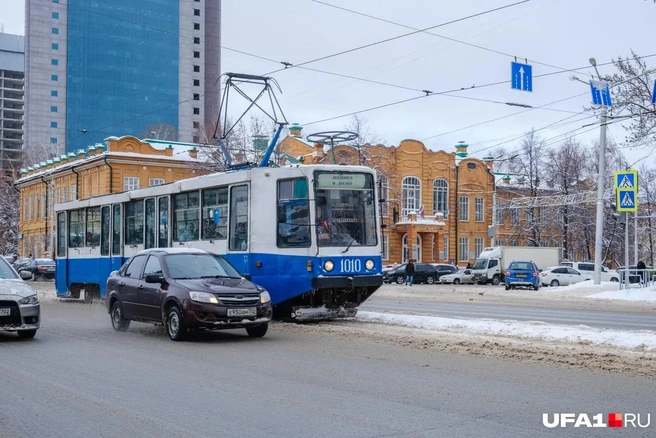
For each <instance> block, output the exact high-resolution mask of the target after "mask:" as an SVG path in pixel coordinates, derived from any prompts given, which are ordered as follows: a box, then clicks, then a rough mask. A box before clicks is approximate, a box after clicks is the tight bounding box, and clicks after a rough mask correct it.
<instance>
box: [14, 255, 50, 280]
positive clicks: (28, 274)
mask: <svg viewBox="0 0 656 438" xmlns="http://www.w3.org/2000/svg"><path fill="white" fill-rule="evenodd" d="M2 258H3V259H4V260H5V261H6V262H7V263H8V264H9V265H11V266H12V267H13V268H14V270H15V271H16V272H17V273H18V274H19V275H20V277H21V278H22V279H23V280H38V279H39V278H45V279H48V280H52V279H54V278H55V261H54V260H52V259H48V258H40V259H34V258H31V257H18V258H16V257H13V256H3V257H2Z"/></svg>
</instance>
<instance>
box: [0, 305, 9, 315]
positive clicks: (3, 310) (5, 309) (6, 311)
mask: <svg viewBox="0 0 656 438" xmlns="http://www.w3.org/2000/svg"><path fill="white" fill-rule="evenodd" d="M10 315H11V309H9V308H7V307H5V308H4V309H0V316H10Z"/></svg>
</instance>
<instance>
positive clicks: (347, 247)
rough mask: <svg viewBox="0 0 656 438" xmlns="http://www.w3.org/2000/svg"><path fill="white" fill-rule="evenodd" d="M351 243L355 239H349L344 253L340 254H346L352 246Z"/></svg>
mask: <svg viewBox="0 0 656 438" xmlns="http://www.w3.org/2000/svg"><path fill="white" fill-rule="evenodd" d="M353 242H355V239H354V238H352V237H351V241H350V242H349V244H348V245H347V246H346V248H345V249H344V251H342V254H344V253H346V252H347V251H348V250H349V249H350V248H351V245H353Z"/></svg>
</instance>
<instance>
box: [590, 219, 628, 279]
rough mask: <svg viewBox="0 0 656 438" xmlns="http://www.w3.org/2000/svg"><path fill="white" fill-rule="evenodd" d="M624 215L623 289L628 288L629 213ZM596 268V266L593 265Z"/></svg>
mask: <svg viewBox="0 0 656 438" xmlns="http://www.w3.org/2000/svg"><path fill="white" fill-rule="evenodd" d="M624 214H625V215H626V216H625V218H626V220H625V224H624V289H628V288H629V213H624ZM595 268H596V266H595Z"/></svg>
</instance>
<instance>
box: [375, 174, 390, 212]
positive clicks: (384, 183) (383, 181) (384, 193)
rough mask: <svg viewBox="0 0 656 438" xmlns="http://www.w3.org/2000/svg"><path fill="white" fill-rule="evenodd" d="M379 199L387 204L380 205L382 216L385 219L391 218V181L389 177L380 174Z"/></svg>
mask: <svg viewBox="0 0 656 438" xmlns="http://www.w3.org/2000/svg"><path fill="white" fill-rule="evenodd" d="M378 189H379V190H378V199H384V200H385V202H382V203H381V204H380V214H381V215H382V216H384V217H386V216H389V207H388V206H389V200H390V198H389V180H388V179H387V175H384V174H382V173H379V174H378Z"/></svg>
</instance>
